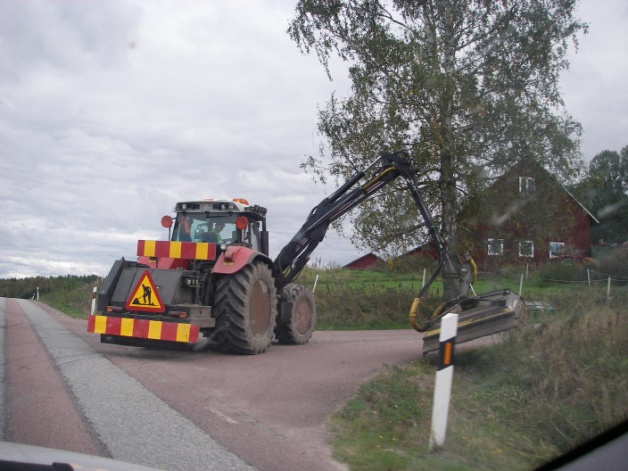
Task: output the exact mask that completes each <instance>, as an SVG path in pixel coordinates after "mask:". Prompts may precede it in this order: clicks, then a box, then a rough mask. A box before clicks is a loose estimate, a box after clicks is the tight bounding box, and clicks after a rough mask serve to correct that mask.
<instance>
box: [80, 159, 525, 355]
mask: <svg viewBox="0 0 628 471" xmlns="http://www.w3.org/2000/svg"><path fill="white" fill-rule="evenodd" d="M377 164H379V166H377ZM373 168H375V170H374V172H371V170H372V169H373ZM368 172H371V173H372V174H373V175H372V176H371V177H370V178H366V177H367V173H368ZM398 177H402V178H403V179H404V181H405V182H406V184H407V189H408V191H410V194H411V196H412V198H413V200H414V202H415V204H416V205H417V207H418V208H419V211H420V213H421V215H422V217H423V219H424V221H425V224H426V228H427V230H428V232H429V235H430V236H431V238H432V240H433V241H434V243H435V246H436V247H437V248H438V251H439V264H438V267H437V269H436V271H435V272H434V273H433V274H432V276H431V277H430V279H429V282H428V283H426V285H425V286H424V287H423V289H422V290H421V292H420V293H419V295H418V296H417V299H416V300H415V303H414V304H413V307H412V310H411V314H410V319H411V324H412V326H413V327H414V328H415V329H417V330H419V331H426V330H428V334H427V336H428V337H429V335H430V332H432V333H435V332H437V329H435V327H437V326H438V320H439V319H440V317H441V316H442V315H444V314H446V313H447V312H450V311H452V310H454V311H455V312H463V311H465V310H466V311H468V313H469V318H468V319H467V321H468V322H466V324H465V325H473V324H474V323H482V324H483V325H486V324H488V325H489V328H488V329H487V328H486V327H484V328H482V329H480V332H481V333H482V335H487V333H495V332H499V331H502V330H505V329H508V328H511V327H514V326H515V324H516V321H515V318H518V317H520V315H521V311H522V310H524V311H525V303H523V301H522V300H521V299H520V298H519V297H518V296H516V295H514V294H512V293H510V292H507V291H504V292H501V291H500V292H496V293H490V294H488V295H484V296H481V297H472V298H470V297H467V292H468V290H469V286H470V279H469V274H470V273H471V270H470V269H469V267H470V266H471V265H470V264H469V263H468V261H467V262H460V261H459V260H458V258H456V260H457V263H459V264H460V263H462V264H463V266H460V265H458V267H456V266H454V263H453V262H452V260H451V259H450V257H449V256H448V254H447V251H446V248H445V243H444V241H443V239H442V237H441V235H440V234H439V233H438V231H437V230H436V228H435V225H434V223H433V221H432V218H431V215H430V213H429V211H428V210H427V208H426V206H425V204H424V202H423V199H422V198H421V195H420V193H419V190H418V187H417V184H416V181H415V171H414V169H413V167H412V165H411V164H410V163H409V160H408V159H407V158H406V157H405V156H404V155H403V154H402V153H395V154H391V153H384V154H382V155H381V156H380V157H379V158H378V159H377V160H376V161H375V162H373V163H372V164H371V165H370V166H369V167H368V168H367V169H366V170H364V171H360V172H357V173H356V174H355V175H353V176H352V177H351V178H350V179H349V180H348V181H347V182H345V183H344V184H343V185H342V186H341V187H340V188H338V190H336V191H335V192H334V193H333V194H332V195H330V196H329V197H327V198H325V199H324V200H323V201H322V202H321V203H320V204H319V205H317V206H316V207H315V208H313V209H312V211H311V212H310V215H309V216H308V218H307V220H306V222H305V224H304V225H303V226H302V227H301V229H299V231H298V232H297V234H296V235H295V236H294V237H293V238H292V240H291V241H290V242H289V243H288V244H287V245H286V246H285V247H284V248H283V249H282V250H281V251H280V253H279V255H278V256H277V258H276V259H275V260H272V259H271V258H270V257H269V251H268V231H267V228H266V208H263V207H261V206H257V205H250V204H249V203H248V202H247V201H245V200H243V199H234V200H229V201H227V200H220V201H218V200H216V201H214V200H203V201H190V202H182V203H177V205H176V207H175V213H176V216H175V217H174V218H172V217H171V216H164V217H163V218H162V225H163V226H164V227H166V228H168V229H169V240H167V241H152V240H140V241H138V245H137V255H138V259H137V261H128V260H124V259H120V260H118V261H116V262H115V263H114V265H113V267H112V268H111V271H110V273H109V275H108V276H107V278H106V279H105V281H104V283H103V286H102V288H101V289H100V291H99V292H98V296H97V302H96V306H97V308H96V310H97V311H98V312H97V313H96V312H93V313H92V315H90V316H89V321H88V331H89V332H94V333H98V334H101V341H102V342H106V343H115V344H121V345H132V346H151V345H159V344H169V345H172V344H179V345H181V344H183V345H185V344H187V345H190V344H195V343H196V342H198V340H199V336H200V335H201V334H202V335H203V336H205V337H206V338H207V339H208V340H209V342H210V344H211V345H212V346H213V347H214V348H216V349H218V350H221V351H225V352H233V353H240V354H257V353H261V352H263V351H265V350H266V349H267V348H268V347H269V346H270V344H271V342H272V340H273V338H276V339H277V341H278V342H279V343H284V344H303V343H306V342H307V341H308V340H309V339H310V337H311V336H312V332H313V331H314V328H315V324H316V305H315V302H314V297H313V295H312V293H311V292H310V291H309V290H307V289H306V288H305V287H304V286H302V285H299V284H296V283H294V282H293V280H294V279H295V278H296V277H297V276H298V274H299V273H300V272H301V270H302V269H303V267H305V265H306V264H307V262H308V260H309V256H310V254H311V253H312V251H313V250H314V249H315V248H316V247H317V246H318V244H319V243H320V242H321V241H322V240H323V238H324V237H325V234H326V232H327V230H328V228H329V225H330V224H331V223H332V222H333V221H335V220H337V219H338V218H340V217H341V216H343V215H344V214H346V213H347V212H348V211H350V210H351V209H353V208H354V207H356V206H357V205H359V204H360V203H361V202H362V201H364V200H365V199H367V198H369V197H370V196H371V195H373V194H374V193H375V192H377V191H378V190H379V189H381V188H383V187H384V186H386V185H387V184H389V183H391V182H392V181H394V180H396V179H397V178H398ZM365 178H366V180H367V181H366V182H363V183H361V181H362V180H363V179H365ZM460 260H462V259H460ZM443 267H444V269H445V273H446V275H447V276H450V277H451V276H456V277H458V278H459V282H460V296H459V297H457V298H456V299H453V300H450V301H449V302H447V303H445V304H444V305H443V306H442V308H441V309H440V310H439V313H437V315H435V316H433V319H431V320H430V321H429V322H428V323H426V324H425V325H419V324H418V323H417V322H416V314H417V312H416V311H417V308H418V302H419V300H420V299H421V298H422V297H423V295H424V294H425V293H426V292H427V289H428V288H429V285H430V284H431V283H432V282H433V281H434V279H435V278H436V276H437V274H438V273H439V272H440V270H441V269H442V268H443ZM495 306H498V309H497V308H495ZM504 306H505V307H504ZM463 317H464V316H463ZM463 317H461V324H462V320H463ZM476 321H477V322H476ZM430 329H431V330H430ZM459 330H460V329H459ZM463 330H464V329H463ZM470 331H471V330H470ZM473 335H475V334H473ZM476 337H477V335H476ZM473 338H475V337H473ZM466 340H470V338H468V339H466ZM459 341H464V340H459ZM428 344H429V343H428Z"/></svg>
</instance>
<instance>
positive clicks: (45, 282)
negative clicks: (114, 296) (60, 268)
mask: <svg viewBox="0 0 628 471" xmlns="http://www.w3.org/2000/svg"><path fill="white" fill-rule="evenodd" d="M99 281H100V277H99V276H97V275H87V276H76V275H65V276H51V277H48V278H46V277H43V276H35V277H32V278H8V279H0V297H5V298H21V299H30V298H32V297H33V296H34V295H35V293H36V292H37V288H39V296H40V298H41V297H42V296H43V295H45V294H47V293H50V292H54V291H56V292H70V291H74V290H76V289H77V288H80V287H81V286H85V285H94V284H96V283H97V282H99Z"/></svg>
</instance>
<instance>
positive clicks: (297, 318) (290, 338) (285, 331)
mask: <svg viewBox="0 0 628 471" xmlns="http://www.w3.org/2000/svg"><path fill="white" fill-rule="evenodd" d="M280 297H281V301H280V302H279V315H278V318H277V327H275V337H277V340H278V341H279V343H282V344H290V345H302V344H304V343H307V341H308V340H310V337H312V332H314V328H315V327H316V302H315V301H314V296H313V295H312V293H311V292H310V291H309V290H308V289H307V288H305V287H304V286H301V285H298V284H296V283H290V284H289V285H287V286H286V287H284V288H283V289H282V290H281V296H280Z"/></svg>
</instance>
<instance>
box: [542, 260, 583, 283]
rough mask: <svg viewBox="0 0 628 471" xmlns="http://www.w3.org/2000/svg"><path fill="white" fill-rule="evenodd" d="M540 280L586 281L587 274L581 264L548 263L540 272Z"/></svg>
mask: <svg viewBox="0 0 628 471" xmlns="http://www.w3.org/2000/svg"><path fill="white" fill-rule="evenodd" d="M539 278H541V279H542V280H547V281H549V282H554V281H586V280H587V273H586V268H585V266H584V265H582V264H580V263H566V262H565V263H561V262H555V263H546V264H545V265H544V266H543V267H542V268H541V270H540V271H539Z"/></svg>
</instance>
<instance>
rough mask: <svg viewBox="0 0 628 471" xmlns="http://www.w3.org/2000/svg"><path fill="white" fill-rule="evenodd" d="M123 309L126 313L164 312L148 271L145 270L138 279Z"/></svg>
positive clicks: (157, 291) (162, 304)
mask: <svg viewBox="0 0 628 471" xmlns="http://www.w3.org/2000/svg"><path fill="white" fill-rule="evenodd" d="M124 307H125V308H126V310H127V311H144V312H164V311H165V310H166V308H165V306H164V303H163V301H162V300H161V296H159V290H158V289H157V286H155V282H154V281H153V278H152V277H151V276H150V272H149V271H148V270H145V271H144V273H143V274H142V276H141V277H140V280H139V281H138V282H137V284H136V285H135V288H133V290H132V291H131V296H129V299H127V300H126V304H125V305H124Z"/></svg>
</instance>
